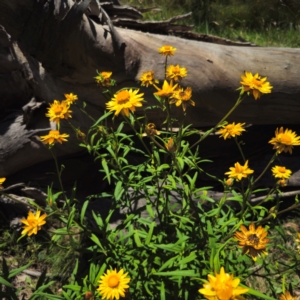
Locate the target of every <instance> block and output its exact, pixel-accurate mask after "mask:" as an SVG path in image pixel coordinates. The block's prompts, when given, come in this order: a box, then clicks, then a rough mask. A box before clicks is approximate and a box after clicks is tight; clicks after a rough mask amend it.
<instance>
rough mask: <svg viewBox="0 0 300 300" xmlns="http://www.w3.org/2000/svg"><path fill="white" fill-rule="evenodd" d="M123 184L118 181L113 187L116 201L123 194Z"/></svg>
mask: <svg viewBox="0 0 300 300" xmlns="http://www.w3.org/2000/svg"><path fill="white" fill-rule="evenodd" d="M122 184H123V182H122V181H118V182H117V184H116V187H115V192H114V196H115V199H116V200H117V201H118V200H120V199H121V197H122V194H123V193H124V189H123V187H122Z"/></svg>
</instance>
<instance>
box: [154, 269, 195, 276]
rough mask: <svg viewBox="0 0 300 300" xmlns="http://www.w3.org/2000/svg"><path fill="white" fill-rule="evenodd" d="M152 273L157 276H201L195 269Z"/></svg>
mask: <svg viewBox="0 0 300 300" xmlns="http://www.w3.org/2000/svg"><path fill="white" fill-rule="evenodd" d="M152 275H155V276H169V277H171V276H188V277H194V276H199V275H198V274H196V273H195V271H194V270H177V271H169V272H155V273H152Z"/></svg>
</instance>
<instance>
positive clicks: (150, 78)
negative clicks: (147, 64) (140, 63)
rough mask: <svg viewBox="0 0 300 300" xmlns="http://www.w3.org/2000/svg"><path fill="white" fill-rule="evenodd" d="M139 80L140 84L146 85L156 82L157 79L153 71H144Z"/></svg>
mask: <svg viewBox="0 0 300 300" xmlns="http://www.w3.org/2000/svg"><path fill="white" fill-rule="evenodd" d="M140 81H141V86H146V87H148V86H149V85H153V84H155V83H158V80H157V79H155V78H154V72H153V71H148V72H144V73H143V74H142V76H141V77H140Z"/></svg>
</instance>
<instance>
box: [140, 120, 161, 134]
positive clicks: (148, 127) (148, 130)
mask: <svg viewBox="0 0 300 300" xmlns="http://www.w3.org/2000/svg"><path fill="white" fill-rule="evenodd" d="M154 135H160V132H159V131H158V130H156V126H155V124H154V123H149V124H147V125H146V127H145V132H144V133H143V134H142V136H154Z"/></svg>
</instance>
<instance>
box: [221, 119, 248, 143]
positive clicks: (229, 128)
mask: <svg viewBox="0 0 300 300" xmlns="http://www.w3.org/2000/svg"><path fill="white" fill-rule="evenodd" d="M243 125H245V123H237V124H235V122H233V123H231V124H227V125H224V126H222V128H221V129H220V130H218V131H217V132H216V133H217V134H221V135H220V137H223V138H224V140H226V139H227V138H231V137H235V136H237V135H241V134H242V131H245V129H244V128H243V127H242V126H243Z"/></svg>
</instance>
